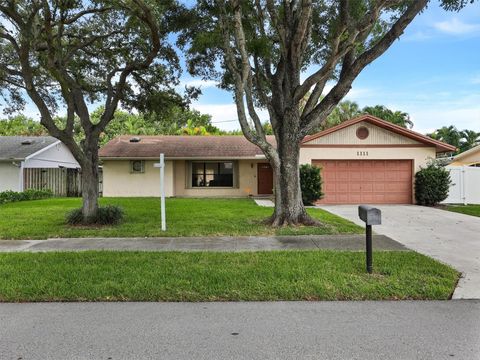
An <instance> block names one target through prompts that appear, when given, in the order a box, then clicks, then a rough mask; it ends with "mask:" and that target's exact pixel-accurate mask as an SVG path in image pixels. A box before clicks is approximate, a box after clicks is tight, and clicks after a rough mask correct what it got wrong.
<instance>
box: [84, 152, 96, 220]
mask: <svg viewBox="0 0 480 360" xmlns="http://www.w3.org/2000/svg"><path fill="white" fill-rule="evenodd" d="M84 146H85V147H86V146H89V149H85V153H86V155H87V160H86V161H83V162H82V164H81V165H82V200H83V205H82V214H83V219H84V221H85V222H88V220H89V219H91V218H92V217H95V216H96V215H97V211H98V149H97V147H96V145H95V144H93V145H92V144H90V145H84Z"/></svg>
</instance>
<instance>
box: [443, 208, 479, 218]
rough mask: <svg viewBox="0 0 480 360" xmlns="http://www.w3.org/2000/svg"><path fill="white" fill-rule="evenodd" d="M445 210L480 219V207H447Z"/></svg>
mask: <svg viewBox="0 0 480 360" xmlns="http://www.w3.org/2000/svg"><path fill="white" fill-rule="evenodd" d="M447 210H448V211H454V212H458V213H462V214H466V215H472V216H479V217H480V205H448V206H447Z"/></svg>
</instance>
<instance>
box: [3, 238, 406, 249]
mask: <svg viewBox="0 0 480 360" xmlns="http://www.w3.org/2000/svg"><path fill="white" fill-rule="evenodd" d="M373 246H374V250H400V251H402V250H407V248H406V247H405V246H403V245H402V244H400V243H398V242H396V241H394V240H392V239H390V238H388V237H387V236H384V235H374V238H373ZM308 249H332V250H353V251H363V250H364V249H365V237H364V235H359V234H354V235H306V236H272V237H266V236H265V237H263V236H237V237H175V238H171V237H170V238H78V239H75V238H71V239H48V240H0V252H14V251H24V252H41V251H85V250H118V251H258V250H308Z"/></svg>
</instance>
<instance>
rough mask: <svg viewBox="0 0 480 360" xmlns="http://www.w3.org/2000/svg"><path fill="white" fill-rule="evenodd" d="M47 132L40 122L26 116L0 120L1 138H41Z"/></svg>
mask: <svg viewBox="0 0 480 360" xmlns="http://www.w3.org/2000/svg"><path fill="white" fill-rule="evenodd" d="M41 135H47V130H46V129H45V128H44V127H43V126H42V125H40V123H39V122H38V121H35V120H33V119H32V118H29V117H27V116H25V115H17V116H12V117H9V118H8V119H3V120H0V136H41Z"/></svg>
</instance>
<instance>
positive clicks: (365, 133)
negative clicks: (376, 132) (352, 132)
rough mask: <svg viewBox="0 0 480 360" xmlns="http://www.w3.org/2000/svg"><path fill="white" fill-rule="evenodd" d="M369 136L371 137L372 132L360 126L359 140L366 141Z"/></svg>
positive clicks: (358, 130)
mask: <svg viewBox="0 0 480 360" xmlns="http://www.w3.org/2000/svg"><path fill="white" fill-rule="evenodd" d="M368 135H370V131H368V129H367V128H366V127H365V126H360V127H359V128H358V129H357V138H359V139H360V140H365V139H366V138H368Z"/></svg>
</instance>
